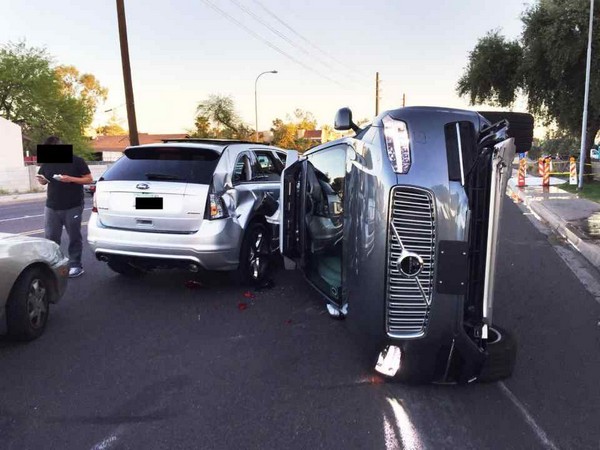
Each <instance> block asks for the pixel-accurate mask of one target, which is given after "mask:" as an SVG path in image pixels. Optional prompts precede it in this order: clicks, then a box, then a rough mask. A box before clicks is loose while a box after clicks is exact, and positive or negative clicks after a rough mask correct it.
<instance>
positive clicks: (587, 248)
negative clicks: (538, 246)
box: [508, 184, 600, 270]
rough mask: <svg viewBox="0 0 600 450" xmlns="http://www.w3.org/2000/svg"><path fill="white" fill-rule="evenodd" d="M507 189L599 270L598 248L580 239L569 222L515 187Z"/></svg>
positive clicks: (599, 250) (599, 248)
mask: <svg viewBox="0 0 600 450" xmlns="http://www.w3.org/2000/svg"><path fill="white" fill-rule="evenodd" d="M508 189H509V190H510V191H511V192H512V193H513V194H514V195H516V196H517V197H518V198H519V200H521V201H522V202H523V204H525V205H526V206H528V207H529V208H530V209H531V210H532V211H533V212H534V213H536V214H537V215H538V216H540V217H541V218H542V219H543V220H544V222H546V223H547V224H548V226H549V227H550V229H552V231H554V232H556V233H557V234H559V235H561V236H562V237H564V238H565V239H566V240H568V241H569V242H570V243H571V245H573V247H575V248H576V249H577V251H579V253H581V254H582V255H583V257H584V258H585V259H587V260H588V261H589V262H590V263H591V264H592V265H593V266H594V267H596V268H597V269H599V270H600V247H599V246H597V245H594V244H591V243H589V242H587V241H586V240H584V239H581V238H580V237H579V236H578V235H577V234H575V233H574V232H573V231H572V230H571V229H569V222H567V221H566V220H565V219H563V218H562V217H559V216H557V215H556V214H555V213H553V212H552V211H550V210H549V209H548V208H546V207H545V206H544V205H543V202H536V201H531V199H530V198H529V197H528V196H527V195H526V194H525V193H524V192H523V191H522V190H521V189H519V188H518V187H517V186H512V185H511V184H509V185H508Z"/></svg>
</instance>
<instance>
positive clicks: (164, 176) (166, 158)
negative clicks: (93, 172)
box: [102, 147, 220, 184]
mask: <svg viewBox="0 0 600 450" xmlns="http://www.w3.org/2000/svg"><path fill="white" fill-rule="evenodd" d="M219 156H220V155H219V153H217V152H215V151H213V150H208V149H201V148H182V147H141V148H140V147H133V148H129V149H127V150H125V155H124V156H123V157H122V158H120V159H119V160H118V161H117V162H116V163H115V164H114V165H113V166H112V167H111V168H110V169H108V170H107V171H106V172H105V173H104V175H103V177H102V179H103V180H106V181H146V180H156V181H169V182H180V183H196V184H210V182H211V179H212V175H213V173H214V171H215V167H216V166H217V163H218V162H219Z"/></svg>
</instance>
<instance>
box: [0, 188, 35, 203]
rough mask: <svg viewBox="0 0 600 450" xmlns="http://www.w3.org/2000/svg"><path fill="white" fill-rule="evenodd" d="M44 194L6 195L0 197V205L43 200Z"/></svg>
mask: <svg viewBox="0 0 600 450" xmlns="http://www.w3.org/2000/svg"><path fill="white" fill-rule="evenodd" d="M45 198H46V192H45V191H44V192H33V193H27V194H7V195H0V205H3V204H8V203H21V202H30V201H34V200H44V199H45Z"/></svg>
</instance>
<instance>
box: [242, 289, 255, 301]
mask: <svg viewBox="0 0 600 450" xmlns="http://www.w3.org/2000/svg"><path fill="white" fill-rule="evenodd" d="M244 297H246V298H251V299H254V298H256V295H254V294H253V293H252V292H250V291H246V292H244Z"/></svg>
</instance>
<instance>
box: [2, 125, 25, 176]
mask: <svg viewBox="0 0 600 450" xmlns="http://www.w3.org/2000/svg"><path fill="white" fill-rule="evenodd" d="M24 166H25V161H24V159H23V137H22V136H21V127H20V126H19V125H17V124H16V123H13V122H11V121H10V120H6V119H5V118H3V117H0V167H2V168H3V169H12V168H17V167H24Z"/></svg>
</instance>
